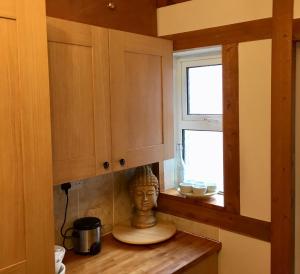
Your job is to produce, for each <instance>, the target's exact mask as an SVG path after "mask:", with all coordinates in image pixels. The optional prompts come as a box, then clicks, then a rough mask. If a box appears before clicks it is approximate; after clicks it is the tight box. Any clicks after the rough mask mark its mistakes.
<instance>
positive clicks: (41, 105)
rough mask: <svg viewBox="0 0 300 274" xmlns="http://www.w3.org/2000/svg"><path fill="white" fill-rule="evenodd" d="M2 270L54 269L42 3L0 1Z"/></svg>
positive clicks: (49, 272) (37, 0) (47, 271)
mask: <svg viewBox="0 0 300 274" xmlns="http://www.w3.org/2000/svg"><path fill="white" fill-rule="evenodd" d="M0 41H1V42H0V60H1V62H0V93H1V100H0V136H1V137H0V151H1V153H0V201H1V206H0V216H1V225H0V273H1V274H2V273H18V274H23V273H28V274H29V273H45V274H52V273H53V272H54V258H53V245H54V239H53V215H52V214H53V212H52V207H53V205H52V188H53V187H52V168H51V165H52V164H51V131H50V102H49V86H48V85H49V82H48V67H47V43H46V15H45V3H44V1H42V0H18V1H14V0H1V1H0Z"/></svg>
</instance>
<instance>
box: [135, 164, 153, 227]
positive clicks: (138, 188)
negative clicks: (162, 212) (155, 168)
mask: <svg viewBox="0 0 300 274" xmlns="http://www.w3.org/2000/svg"><path fill="white" fill-rule="evenodd" d="M158 193H159V189H158V180H157V178H156V177H155V175H154V174H153V172H152V170H151V167H150V166H143V167H138V168H137V169H136V173H135V176H134V179H133V181H132V182H131V184H130V194H131V198H132V201H133V204H134V208H135V211H134V214H133V218H132V225H133V226H134V227H136V228H147V227H151V226H154V225H155V224H156V219H155V216H154V213H153V210H152V208H153V207H157V198H158Z"/></svg>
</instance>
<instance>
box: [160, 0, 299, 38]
mask: <svg viewBox="0 0 300 274" xmlns="http://www.w3.org/2000/svg"><path fill="white" fill-rule="evenodd" d="M297 1H300V0H297ZM267 17H272V0H226V1H225V0H209V1H206V0H192V1H187V2H184V3H181V4H177V5H173V6H168V7H164V8H160V9H158V12H157V20H158V35H167V34H173V33H179V32H186V31H191V30H198V29H205V28H211V27H216V26H222V25H228V24H233V23H240V22H245V21H250V20H256V19H262V18H267Z"/></svg>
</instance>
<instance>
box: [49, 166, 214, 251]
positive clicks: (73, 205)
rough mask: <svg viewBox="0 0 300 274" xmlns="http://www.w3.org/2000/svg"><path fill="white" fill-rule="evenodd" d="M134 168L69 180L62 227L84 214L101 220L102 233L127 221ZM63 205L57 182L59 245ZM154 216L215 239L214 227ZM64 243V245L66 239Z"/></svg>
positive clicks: (193, 232)
mask: <svg viewBox="0 0 300 274" xmlns="http://www.w3.org/2000/svg"><path fill="white" fill-rule="evenodd" d="M134 171H135V169H130V170H126V171H121V172H116V173H112V174H107V175H102V176H98V177H95V178H90V179H86V180H83V181H80V182H74V183H72V188H71V189H70V191H69V208H68V215H67V222H66V225H65V229H66V228H69V227H71V226H72V223H73V221H74V220H76V219H78V218H80V217H85V216H95V217H98V218H99V219H101V221H102V225H103V229H102V233H103V234H107V233H109V232H111V231H112V227H113V225H114V224H120V223H128V221H129V219H130V217H131V213H132V204H131V201H130V197H129V191H128V187H129V182H130V181H131V180H132V178H133V175H134ZM65 204H66V196H65V193H64V192H63V191H62V190H61V189H60V185H59V186H55V187H54V214H55V243H56V244H60V245H61V244H62V237H61V236H60V228H61V225H62V222H63V218H64V212H65ZM157 219H158V220H161V221H169V222H173V223H174V224H175V225H176V227H177V229H179V230H182V231H185V232H188V233H192V234H195V235H201V236H204V237H207V238H211V239H215V240H218V238H219V229H218V228H217V227H212V226H209V225H205V224H201V223H197V222H193V221H189V220H186V219H183V218H179V217H175V216H172V215H168V214H163V213H158V214H157ZM66 245H67V246H68V242H66Z"/></svg>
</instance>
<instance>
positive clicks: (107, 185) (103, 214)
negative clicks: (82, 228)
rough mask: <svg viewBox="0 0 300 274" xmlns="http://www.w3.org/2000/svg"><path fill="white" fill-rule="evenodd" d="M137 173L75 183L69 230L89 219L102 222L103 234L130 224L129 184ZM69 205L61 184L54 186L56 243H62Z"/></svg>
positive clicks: (70, 193)
mask: <svg viewBox="0 0 300 274" xmlns="http://www.w3.org/2000/svg"><path fill="white" fill-rule="evenodd" d="M134 171H135V170H134V169H130V170H126V171H121V172H116V173H112V174H107V175H102V176H98V177H95V178H90V179H86V180H82V181H80V182H74V183H72V188H71V189H70V190H69V207H68V215H67V222H66V225H65V229H66V228H69V227H71V226H72V224H73V221H74V220H76V219H78V218H81V217H85V216H95V217H98V218H99V219H101V221H102V225H103V229H102V233H103V234H106V233H109V232H111V230H112V227H113V224H117V223H124V222H127V221H128V219H129V218H130V216H131V210H132V207H131V202H130V198H129V192H128V184H129V182H130V180H131V179H132V177H133V175H134ZM65 204H66V195H65V193H64V192H63V191H62V190H61V189H60V185H58V186H54V217H55V243H56V244H62V237H61V235H60V228H61V225H62V223H63V218H64V212H65Z"/></svg>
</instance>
